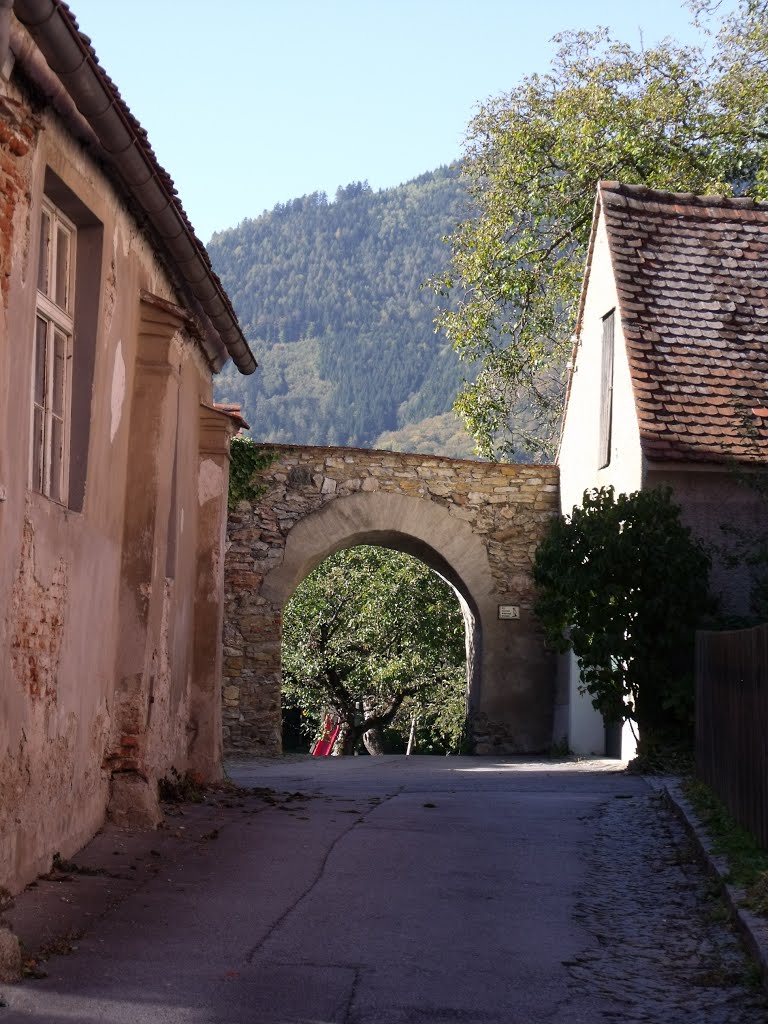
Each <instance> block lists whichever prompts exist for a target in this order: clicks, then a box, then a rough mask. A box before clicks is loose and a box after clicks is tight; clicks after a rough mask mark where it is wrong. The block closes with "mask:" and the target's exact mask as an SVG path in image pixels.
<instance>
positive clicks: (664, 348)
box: [598, 182, 768, 463]
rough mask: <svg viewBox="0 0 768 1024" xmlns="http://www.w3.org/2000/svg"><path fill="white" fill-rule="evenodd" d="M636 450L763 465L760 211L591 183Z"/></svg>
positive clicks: (763, 225)
mask: <svg viewBox="0 0 768 1024" xmlns="http://www.w3.org/2000/svg"><path fill="white" fill-rule="evenodd" d="M598 201H599V204H600V207H601V208H602V211H603V215H604V217H605V224H606V228H607V231H608V240H609V246H610V253H611V260H612V263H613V270H614V274H615V278H616V285H617V289H618V295H619V313H620V315H621V322H622V326H623V329H624V336H625V339H626V345H627V354H628V357H629V364H630V369H631V374H632V380H633V383H634V392H635V405H636V409H637V416H638V421H639V424H640V436H641V441H642V446H643V452H644V453H645V455H646V456H647V457H648V458H649V459H653V460H670V459H672V460H676V461H677V460H685V461H691V460H693V461H696V462H715V463H719V462H723V461H736V462H741V463H749V462H757V461H760V460H764V459H765V458H766V457H768V419H766V417H765V416H763V415H762V413H763V412H764V411H765V406H766V404H767V403H768V203H756V202H754V201H753V200H750V199H725V198H722V197H719V196H694V195H689V194H680V193H670V192H658V191H654V190H652V189H648V188H644V187H641V186H631V185H619V184H617V183H616V182H601V184H600V186H599V189H598Z"/></svg>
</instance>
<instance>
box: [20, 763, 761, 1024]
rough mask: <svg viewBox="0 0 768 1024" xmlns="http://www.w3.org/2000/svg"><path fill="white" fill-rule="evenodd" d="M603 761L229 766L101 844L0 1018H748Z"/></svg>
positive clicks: (255, 1021)
mask: <svg viewBox="0 0 768 1024" xmlns="http://www.w3.org/2000/svg"><path fill="white" fill-rule="evenodd" d="M616 768H617V766H616V764H615V762H605V761H603V762H592V763H589V764H585V763H581V764H567V763H564V764H557V763H549V762H538V763H531V762H525V761H522V760H516V761H513V760H507V761H495V760H490V759H480V758H476V759H472V758H427V757H412V758H405V757H388V758H381V759H373V758H363V757H360V758H349V759H343V760H342V759H336V758H333V759H327V760H321V761H318V760H314V761H313V760H311V759H310V760H307V759H286V760H282V761H278V762H268V761H259V762H236V763H234V764H232V765H230V774H231V776H232V778H233V779H234V781H235V782H237V783H238V784H239V785H241V786H243V787H257V790H256V791H255V792H253V793H251V794H243V793H241V794H238V795H237V796H236V797H229V798H227V799H226V800H224V801H223V803H220V804H219V805H217V806H216V807H214V808H209V809H203V810H201V811H195V810H194V809H192V810H190V812H189V814H188V815H187V816H185V817H182V818H176V819H173V820H171V819H169V820H171V824H172V826H173V828H174V829H176V828H181V829H182V830H186V831H183V832H178V831H177V832H176V833H175V834H176V835H178V836H182V835H183V836H184V837H185V838H184V839H181V840H179V843H180V844H181V845H179V846H178V847H177V848H176V854H175V855H174V854H173V851H172V849H171V847H168V849H169V850H170V852H169V853H168V854H167V855H166V852H165V848H163V849H162V850H154V849H153V850H149V851H148V854H149V855H147V856H143V855H142V854H139V853H137V852H136V848H134V847H131V846H130V842H129V841H128V840H127V839H126V842H127V845H126V846H125V847H124V848H123V847H122V846H121V847H120V848H119V849H115V850H113V851H112V853H114V854H115V856H116V857H117V856H118V855H120V854H121V852H122V856H123V860H121V861H120V863H123V861H124V862H125V866H126V869H130V870H125V871H114V872H112V875H111V876H110V877H113V878H114V881H113V882H109V880H108V879H107V881H104V880H103V878H99V877H97V876H93V877H94V878H95V881H94V882H93V883H92V884H93V885H95V884H96V883H97V882H99V884H102V885H108V884H111V885H113V886H115V887H116V888H114V889H113V890H110V891H112V894H113V895H112V898H111V900H110V901H109V905H108V906H107V907H106V909H103V910H100V911H99V912H94V913H93V915H92V917H91V918H90V919H89V924H88V926H87V927H86V928H85V934H84V935H83V936H82V937H78V938H77V941H76V942H72V943H70V944H69V945H67V946H66V951H67V952H68V955H66V956H65V955H52V956H49V958H48V959H47V962H45V964H44V966H45V971H46V972H47V977H45V978H42V979H39V980H34V981H32V980H30V981H25V982H23V983H21V984H19V985H10V986H9V985H6V986H0V995H1V996H2V1000H1V1001H2V1002H4V1003H5V1006H4V1007H2V1008H0V1024H17V1022H22V1021H39V1022H47V1024H64V1022H74V1021H77V1022H82V1024H96V1022H100V1024H101V1022H107V1024H144V1022H147V1024H149V1022H152V1024H166V1022H167V1024H181V1022H184V1024H246V1022H247V1024H428V1022H433V1024H434V1022H437V1024H455V1022H463V1024H566V1022H567V1024H580V1022H584V1024H600V1022H604V1021H605V1022H616V1024H618V1022H621V1024H765V1022H766V1021H768V1009H766V1004H765V1001H764V998H763V995H762V993H761V990H759V989H757V988H756V987H755V986H754V985H750V978H749V968H748V965H747V963H746V961H745V960H744V958H743V957H742V954H741V952H740V948H739V946H738V942H737V940H736V939H735V938H734V936H733V935H732V934H731V932H730V931H729V929H728V927H727V925H726V924H725V923H724V922H723V920H722V915H721V914H719V912H718V907H717V905H716V903H715V902H713V900H712V898H711V895H710V894H709V893H708V891H707V886H706V883H705V881H704V879H703V876H702V874H701V872H700V870H699V868H698V865H697V864H696V863H695V862H694V860H693V858H692V857H691V854H690V850H689V849H688V847H687V844H686V841H685V838H684V836H683V834H682V832H681V831H680V829H679V827H678V825H677V824H676V822H675V821H674V820H673V819H672V817H671V816H670V815H669V814H668V812H666V811H665V810H664V809H663V808H662V806H661V805H660V803H659V800H658V798H657V797H656V796H655V794H654V793H653V792H652V790H651V789H650V788H649V787H648V786H647V785H646V783H645V782H644V781H643V780H642V779H639V778H636V777H630V776H627V775H624V774H622V773H620V772H618V771H617V770H616ZM278 794H279V795H278ZM297 794H299V795H297ZM179 813H181V814H182V815H184V814H185V812H184V811H183V809H182V810H181V811H180V812H179ZM206 815H208V816H207V817H206ZM211 816H212V817H211ZM182 820H183V821H184V822H185V823H186V824H184V825H181V826H179V824H178V823H179V822H180V821H182ZM212 822H213V825H212ZM203 828H205V829H207V830H208V831H206V832H205V833H200V830H201V829H203ZM196 829H197V832H198V833H200V834H199V835H198V834H197V833H196V832H195V830H196ZM118 838H119V837H116V836H115V835H113V834H105V836H104V837H102V840H101V841H102V849H101V855H103V854H104V852H105V849H104V847H103V844H104V843H111V844H112V845H114V844H115V843H117V842H118ZM170 842H171V840H170V839H168V840H167V843H170ZM144 853H147V851H146V850H145V851H144ZM155 855H156V856H155ZM91 856H95V854H92V855H91ZM84 857H87V852H86V853H85V854H84ZM153 857H154V860H155V861H157V863H155V864H154V865H153V864H152V861H153ZM131 872H133V874H131ZM129 876H130V878H132V879H133V881H132V882H129V881H121V879H123V880H124V879H126V878H128V877H129ZM87 884H90V883H88V879H87V878H81V879H79V880H78V878H77V877H73V878H71V879H65V880H64V882H63V883H62V884H59V886H58V888H56V885H55V883H53V882H49V883H47V888H46V886H45V885H43V884H42V883H41V885H42V889H44V890H45V892H47V893H48V896H47V897H46V898H47V899H48V901H49V902H48V904H40V906H48V907H51V906H53V904H51V903H50V900H51V899H56V898H58V899H59V900H63V902H64V903H65V904H66V907H65V908H64V911H66V912H67V913H69V912H70V909H71V907H72V906H73V905H77V904H78V901H79V900H80V901H82V899H84V895H83V894H85V893H86V891H87V888H83V887H82V886H83V885H85V886H87ZM121 885H122V886H124V889H123V890H120V886H121ZM67 886H69V888H67ZM79 886H80V887H79ZM51 887H53V889H54V890H55V894H56V893H59V892H63V893H66V895H64V896H60V897H59V896H57V895H55V894H54V895H53V896H51V895H50V892H51ZM42 889H40V888H38V889H37V890H35V891H33V892H32V893H31V894H30V895H29V896H28V897H22V900H21V901H20V903H21V904H24V900H25V899H28V900H29V901H30V905H31V903H32V902H33V901H34V900H35V899H37V900H40V899H41V896H40V892H41V891H42ZM23 910H24V906H23V905H22V906H21V911H23ZM53 911H54V912H58V911H56V907H55V906H53ZM64 911H62V912H64ZM45 914H46V921H47V922H48V925H49V927H53V926H52V925H50V920H49V914H48V911H45ZM22 916H23V914H22ZM54 916H55V915H54ZM77 934H78V936H79V931H78V933H77Z"/></svg>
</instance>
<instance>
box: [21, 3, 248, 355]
mask: <svg viewBox="0 0 768 1024" xmlns="http://www.w3.org/2000/svg"><path fill="white" fill-rule="evenodd" d="M14 14H15V15H16V18H17V19H18V21H19V23H20V24H21V25H23V26H24V28H25V29H26V30H27V32H28V33H29V34H30V36H31V37H32V39H33V40H34V42H35V45H36V46H37V47H38V49H39V50H40V53H41V54H42V55H43V57H44V58H45V61H46V63H47V65H48V68H49V69H50V71H51V72H52V73H53V74H54V75H55V76H56V78H57V79H58V81H59V82H60V83H61V86H62V87H63V89H64V90H65V92H66V94H67V96H68V97H69V98H70V99H71V101H72V103H73V104H74V106H75V107H76V109H77V111H78V112H79V116H80V117H81V118H82V119H83V120H84V121H85V123H86V124H87V126H88V128H89V129H90V132H89V133H88V135H89V137H88V140H87V141H88V142H89V143H90V145H91V147H92V148H96V149H97V152H98V156H99V157H100V159H101V160H102V162H103V163H104V164H105V166H106V168H107V169H108V170H110V171H111V172H112V176H113V179H114V180H115V182H116V184H117V185H118V187H119V188H120V189H121V191H122V192H123V193H124V194H125V195H126V197H127V199H128V200H129V201H130V202H131V204H132V206H133V207H134V208H136V209H137V210H138V211H139V214H140V220H143V222H144V224H145V225H146V227H147V229H148V231H149V232H150V234H151V235H152V237H153V239H154V240H155V242H156V243H157V246H158V249H159V251H160V253H161V254H162V256H163V257H164V262H165V263H166V265H167V266H168V268H169V270H170V271H171V273H172V277H173V278H174V283H175V284H176V285H177V287H178V288H179V290H180V291H181V293H182V294H183V295H184V297H185V301H187V302H188V303H189V305H190V306H191V308H192V310H193V312H195V313H196V314H197V316H198V318H199V320H200V321H201V323H202V325H203V327H204V336H205V339H204V340H205V345H204V347H205V350H206V355H207V356H208V359H209V361H210V362H211V365H212V367H213V369H214V370H218V369H220V368H221V366H222V365H223V364H224V363H225V362H226V359H227V356H230V357H231V358H232V359H233V361H234V363H235V365H236V366H237V368H238V369H239V370H240V372H241V373H244V374H249V373H253V371H254V370H255V369H256V365H257V364H256V360H255V358H254V356H253V353H252V352H251V350H250V348H249V346H248V343H247V341H246V339H245V337H244V335H243V333H242V330H241V328H240V325H239V323H238V321H237V316H236V314H235V312H234V309H233V308H232V304H231V302H230V300H229V297H228V296H227V294H226V292H225V291H224V288H223V287H222V285H221V282H220V281H219V278H218V277H217V275H216V274H215V273H214V271H213V269H212V267H211V265H210V260H209V257H208V253H207V252H206V249H205V246H204V245H203V243H202V242H201V241H200V239H199V238H198V237H197V235H196V234H195V232H194V229H193V228H192V225H191V224H190V222H189V220H188V218H187V216H186V214H185V212H184V209H183V207H182V206H181V203H180V202H179V200H178V198H177V197H176V191H175V189H174V187H173V182H172V181H171V179H170V177H169V176H168V174H167V173H166V172H165V171H164V170H163V168H162V167H161V166H160V164H159V163H158V162H157V159H156V158H155V155H154V153H153V151H152V149H151V147H150V145H149V142H148V141H147V137H146V133H144V131H143V129H142V128H141V126H140V125H139V123H138V121H136V119H135V118H134V117H133V115H132V114H131V112H130V110H129V109H128V107H127V106H126V104H125V103H124V102H123V100H122V97H121V96H120V93H119V92H118V91H117V89H116V87H115V86H114V84H113V83H112V81H111V80H110V78H109V77H108V76H107V75H106V73H105V72H104V70H103V69H102V68H101V65H100V64H99V63H98V60H97V59H96V55H95V53H94V51H93V49H92V48H91V46H90V44H89V42H88V41H87V39H86V38H85V37H84V36H82V35H81V34H80V32H79V30H78V27H77V22H76V21H75V19H74V17H73V16H72V14H71V12H70V11H69V8H68V7H67V6H66V4H64V3H62V2H61V0H15V2H14ZM25 70H26V71H30V70H31V71H32V72H33V73H34V70H35V69H34V68H32V69H30V68H29V67H25ZM37 70H38V72H39V68H38V69H37ZM41 84H43V86H44V85H45V83H41ZM59 113H63V114H64V115H65V116H66V114H67V110H66V105H64V110H63V111H62V110H61V109H59ZM70 114H71V111H70Z"/></svg>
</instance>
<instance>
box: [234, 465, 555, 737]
mask: <svg viewBox="0 0 768 1024" xmlns="http://www.w3.org/2000/svg"><path fill="white" fill-rule="evenodd" d="M264 447H265V448H268V449H269V450H270V451H272V452H273V453H274V456H275V458H274V461H273V462H272V463H271V465H270V466H269V468H268V469H266V470H264V471H262V472H261V473H260V475H259V479H258V482H259V483H261V484H262V485H263V486H264V488H265V491H264V494H263V496H262V497H260V498H258V499H256V500H254V501H252V502H250V503H246V502H241V504H240V507H239V508H238V509H237V511H235V512H233V513H231V514H230V517H229V525H228V546H227V556H226V563H225V572H224V584H225V606H224V678H223V732H224V746H225V749H227V750H229V751H230V752H236V751H242V752H246V751H247V752H249V753H252V754H267V755H276V754H279V753H280V750H281V711H280V685H281V669H280V653H281V651H280V647H281V621H282V612H283V608H284V606H285V603H286V602H287V601H288V599H289V598H290V596H291V594H292V593H293V591H294V590H295V588H296V587H297V586H298V584H299V583H300V582H301V581H302V579H304V577H305V576H306V575H307V573H309V572H310V571H311V570H312V569H314V568H315V567H316V566H317V565H319V564H320V563H321V562H322V561H324V559H326V558H327V557H328V556H329V555H331V554H333V552H335V551H338V550H339V549H341V548H347V547H353V546H354V545H356V544H380V545H382V546H384V547H389V548H395V549H398V550H401V551H405V552H408V553H409V554H412V555H415V556H416V557H418V558H420V559H421V560H422V561H423V562H425V563H426V564H427V565H429V566H430V567H431V568H433V569H435V570H436V571H437V572H438V573H440V575H441V576H443V577H445V579H447V580H448V581H449V582H450V583H451V584H452V585H453V587H454V589H455V591H456V592H457V594H458V596H459V598H460V602H461V606H462V610H463V612H464V617H465V621H466V623H467V654H468V657H467V666H468V671H467V676H468V680H467V682H468V714H469V726H470V735H471V737H472V739H473V742H474V750H475V751H476V753H480V754H487V753H499V754H502V753H503V754H508V753H535V752H538V751H542V750H544V749H545V748H546V747H547V746H548V745H549V744H550V742H551V740H552V719H553V708H554V691H555V661H554V658H553V657H552V656H551V655H549V654H548V653H547V652H546V651H545V650H544V647H543V644H542V640H541V636H540V633H539V630H538V628H537V624H536V622H535V619H534V616H533V613H532V603H533V588H532V583H531V579H530V576H529V570H530V567H531V563H532V558H533V553H534V551H535V549H536V545H537V543H538V540H539V538H540V537H541V535H542V532H543V530H544V528H545V526H546V523H547V521H548V520H549V518H550V517H551V516H553V515H555V514H557V512H558V510H559V494H558V475H557V469H556V467H554V466H527V465H505V464H495V463H487V462H471V461H466V460H462V459H447V458H442V457H438V456H424V455H406V454H399V453H392V452H381V451H367V450H361V449H350V448H306V447H298V446H283V445H265V446H264Z"/></svg>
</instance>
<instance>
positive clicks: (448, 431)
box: [208, 167, 472, 456]
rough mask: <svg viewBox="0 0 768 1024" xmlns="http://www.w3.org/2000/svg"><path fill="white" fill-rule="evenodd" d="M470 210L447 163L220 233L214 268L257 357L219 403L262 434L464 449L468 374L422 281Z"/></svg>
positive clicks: (305, 202) (220, 389)
mask: <svg viewBox="0 0 768 1024" xmlns="http://www.w3.org/2000/svg"><path fill="white" fill-rule="evenodd" d="M467 206H468V200H467V198H466V196H465V193H464V191H463V187H462V184H461V182H460V180H459V174H458V170H457V168H455V167H443V168H440V169H439V170H437V171H434V172H431V173H428V174H424V175H422V176H421V177H419V178H416V179H415V180H414V181H411V182H408V183H407V184H405V185H400V186H398V187H397V188H390V189H385V190H382V191H379V192H373V191H372V190H371V189H370V187H369V186H368V185H367V184H366V183H360V182H358V183H354V184H351V185H348V186H346V187H343V188H339V189H338V191H337V193H336V196H335V198H334V200H333V201H329V200H328V197H327V196H326V195H325V193H322V192H320V193H314V194H312V195H309V196H304V197H302V198H301V199H294V200H292V201H291V202H288V203H285V204H280V205H278V206H276V207H275V208H274V209H273V210H272V211H270V212H265V213H264V214H262V215H261V216H260V217H257V218H255V219H252V220H244V221H243V222H242V223H241V224H240V225H239V226H238V227H237V228H233V229H231V230H228V231H222V232H218V233H217V234H215V235H214V236H213V238H212V240H211V242H210V243H209V245H208V251H209V253H210V255H211V259H212V261H213V266H214V268H215V270H216V271H217V273H218V274H219V275H220V276H221V279H222V281H223V283H224V286H225V288H226V289H227V291H228V292H229V295H230V296H231V298H232V300H233V303H234V305H235V309H236V310H237V314H238V316H239V318H240V322H241V324H242V326H243V329H244V332H245V334H246V336H247V337H248V339H249V341H250V343H251V347H252V349H253V351H254V353H255V355H256V358H257V359H258V361H259V369H258V370H257V371H256V373H255V374H254V375H253V376H251V377H242V376H241V375H240V374H239V373H238V372H237V371H236V370H235V369H234V368H233V367H232V365H231V364H230V365H229V366H228V367H227V368H226V369H225V371H224V372H223V373H222V374H221V377H220V378H219V380H218V383H217V390H216V397H217V399H218V400H219V401H234V402H239V403H240V404H241V405H242V407H243V413H244V415H245V417H246V419H247V420H248V422H249V423H250V424H251V434H252V435H253V437H255V438H257V439H258V440H271V441H282V442H295V443H299V444H334V445H337V444H338V445H348V446H355V447H377V446H381V447H383V446H386V447H390V448H396V449H400V450H405V451H417V450H418V451H440V452H441V453H443V454H447V455H460V456H468V455H470V454H471V451H472V440H471V438H470V437H469V436H468V435H467V434H466V433H465V432H464V430H463V427H462V426H461V424H460V422H459V420H458V419H457V418H456V416H455V415H454V414H453V413H452V412H451V411H450V410H451V406H452V402H453V399H454V397H455V395H456V393H457V391H458V390H459V388H460V385H461V381H462V379H463V377H464V376H465V375H466V374H467V373H468V372H470V371H471V368H469V367H467V366H466V365H461V364H460V363H459V361H458V358H457V357H456V355H455V354H454V353H453V351H452V350H451V349H450V347H449V346H448V345H447V344H446V342H445V340H444V339H443V338H441V337H439V336H437V335H436V334H435V333H434V327H433V323H432V321H433V317H434V306H435V296H434V294H433V293H432V292H431V291H429V290H428V289H424V288H423V287H422V285H423V282H424V281H425V280H426V279H427V278H428V277H429V276H430V275H432V274H433V273H435V272H437V271H439V270H440V269H441V268H443V267H444V266H445V264H446V262H447V258H448V248H447V246H446V245H445V244H444V243H443V241H442V239H443V237H444V236H445V235H446V234H447V233H448V232H450V231H451V230H452V229H453V227H454V226H455V225H456V223H457V222H458V221H459V220H460V219H461V218H462V216H463V215H464V214H465V212H466V210H467ZM384 434H386V437H383V436H382V435H384Z"/></svg>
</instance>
